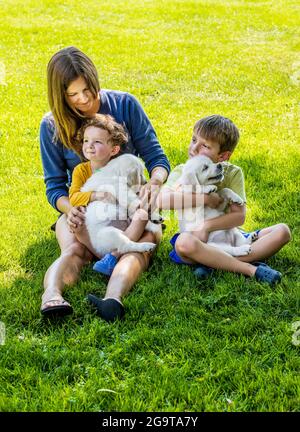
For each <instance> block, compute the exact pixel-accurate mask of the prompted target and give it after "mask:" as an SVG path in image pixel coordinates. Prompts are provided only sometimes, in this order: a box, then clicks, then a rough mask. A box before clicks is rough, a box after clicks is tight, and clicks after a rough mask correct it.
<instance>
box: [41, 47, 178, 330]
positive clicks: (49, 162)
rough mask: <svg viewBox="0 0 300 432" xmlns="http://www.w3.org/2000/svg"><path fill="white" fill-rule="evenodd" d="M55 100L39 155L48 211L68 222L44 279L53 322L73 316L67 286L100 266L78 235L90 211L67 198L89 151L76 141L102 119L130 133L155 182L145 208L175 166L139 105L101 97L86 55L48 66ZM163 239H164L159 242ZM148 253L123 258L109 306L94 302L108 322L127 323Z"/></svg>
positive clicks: (60, 223)
mask: <svg viewBox="0 0 300 432" xmlns="http://www.w3.org/2000/svg"><path fill="white" fill-rule="evenodd" d="M47 72H48V100H49V105H50V109H51V112H50V113H48V114H47V115H45V117H44V118H43V120H42V122H41V126H40V149H41V157H42V163H43V169H44V179H45V184H46V195H47V199H48V201H49V203H50V204H51V205H52V206H53V207H54V208H55V209H56V210H57V211H58V212H59V213H60V214H61V217H59V219H58V220H57V222H56V224H55V233H56V238H57V240H58V243H59V246H60V249H61V255H60V257H59V258H57V259H56V260H55V261H54V263H53V264H52V265H51V266H50V267H49V269H48V270H47V272H46V275H45V278H44V288H45V291H44V294H43V296H42V306H41V313H42V314H43V315H44V316H47V317H53V316H64V315H67V314H70V313H72V312H73V308H72V307H71V305H70V304H69V303H68V302H67V301H66V300H64V298H63V290H64V287H65V285H66V284H73V283H75V282H76V281H77V280H78V278H79V274H80V270H81V268H82V267H83V266H84V265H85V264H87V263H89V262H90V261H91V259H92V258H93V255H92V253H91V251H90V250H88V248H87V247H86V246H84V245H83V244H81V243H80V242H79V241H78V240H77V239H76V236H75V235H74V230H76V228H77V226H80V225H82V224H84V218H85V212H84V208H83V207H81V206H80V207H72V205H71V204H70V201H69V198H68V195H69V190H68V186H67V185H68V184H69V183H70V180H71V176H72V172H73V169H74V168H75V167H76V166H77V165H78V164H79V163H80V162H82V149H81V146H82V144H81V143H80V142H79V141H77V140H76V135H77V131H78V129H79V128H80V127H81V125H82V123H83V121H84V120H85V119H86V118H89V117H93V116H94V115H95V114H96V113H100V114H109V115H111V116H112V117H113V118H114V119H115V120H116V121H117V122H118V123H120V124H122V125H123V127H124V128H125V130H126V132H127V133H128V143H127V147H126V152H129V153H132V154H135V155H137V156H140V157H141V158H142V159H143V161H144V162H145V165H146V168H147V170H148V172H149V176H150V180H149V182H148V183H147V184H146V185H145V186H144V187H143V189H142V191H141V194H140V196H141V198H142V200H143V202H144V203H147V202H148V203H149V204H150V205H154V203H155V202H156V198H157V195H158V193H159V190H160V187H161V186H162V184H163V183H164V182H165V180H166V179H167V177H168V173H169V171H170V165H169V162H168V159H167V157H166V155H165V154H164V151H163V149H162V148H161V146H160V144H159V142H158V139H157V136H156V133H155V131H154V129H153V127H152V125H151V123H150V121H149V119H148V117H147V116H146V114H145V112H144V111H143V108H142V107H141V105H140V104H139V102H138V101H137V100H136V99H135V97H134V96H132V95H131V94H129V93H125V92H121V91H113V90H104V89H100V85H99V80H98V74H97V70H96V68H95V66H94V64H93V62H92V61H91V60H90V58H89V57H87V56H86V55H85V54H84V53H83V52H82V51H80V50H79V49H77V48H75V47H68V48H64V49H62V50H60V51H58V52H57V53H56V54H55V55H54V56H53V57H52V58H51V60H50V62H49V64H48V71H47ZM158 237H159V238H158ZM159 241H160V236H157V237H156V238H154V236H153V234H151V233H149V232H145V233H144V235H143V236H142V237H141V239H140V242H154V243H158V242H159ZM149 259H150V254H149V253H143V254H142V253H130V254H125V255H123V256H122V257H121V259H120V260H119V262H118V263H117V265H116V267H115V268H114V270H113V272H112V275H111V277H110V279H109V282H108V285H107V289H106V294H105V296H104V298H103V299H100V298H97V297H96V296H93V295H90V296H89V301H90V302H91V303H92V304H93V305H94V306H95V307H96V309H97V312H98V314H99V315H100V317H101V318H103V319H104V320H106V321H107V322H112V321H114V320H116V319H118V318H119V319H121V318H122V317H123V316H124V307H123V305H122V297H123V296H124V295H125V294H127V293H128V291H129V290H130V289H131V287H132V286H133V284H134V283H135V282H136V280H137V279H138V277H139V275H140V274H141V273H142V272H143V271H144V270H146V269H147V267H148V265H149Z"/></svg>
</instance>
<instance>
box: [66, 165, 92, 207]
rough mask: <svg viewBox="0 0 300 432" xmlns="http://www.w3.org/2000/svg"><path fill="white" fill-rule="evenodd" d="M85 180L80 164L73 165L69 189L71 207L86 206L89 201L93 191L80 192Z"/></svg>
mask: <svg viewBox="0 0 300 432" xmlns="http://www.w3.org/2000/svg"><path fill="white" fill-rule="evenodd" d="M86 180H87V179H86V178H84V176H83V173H82V170H81V167H80V165H78V166H77V167H75V168H74V171H73V175H72V184H71V187H70V190H69V198H70V203H71V205H72V206H73V207H79V206H86V205H88V203H89V202H90V198H91V195H92V193H93V192H80V189H81V187H82V186H83V185H84V183H85V182H86Z"/></svg>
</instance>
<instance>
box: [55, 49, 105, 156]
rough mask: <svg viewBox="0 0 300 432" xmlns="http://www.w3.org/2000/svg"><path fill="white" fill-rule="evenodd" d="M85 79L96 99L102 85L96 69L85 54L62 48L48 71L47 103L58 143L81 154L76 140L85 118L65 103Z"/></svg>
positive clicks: (77, 50) (76, 50)
mask: <svg viewBox="0 0 300 432" xmlns="http://www.w3.org/2000/svg"><path fill="white" fill-rule="evenodd" d="M79 77H82V78H84V79H85V81H86V84H87V87H88V89H89V90H90V92H91V93H92V95H93V96H94V98H95V99H96V98H97V96H98V93H99V91H100V84H99V79H98V74H97V70H96V67H95V65H94V64H93V62H92V61H91V60H90V59H89V57H87V56H86V55H85V54H84V53H83V52H82V51H80V50H79V49H78V48H75V47H73V46H70V47H67V48H63V49H62V50H60V51H58V52H57V53H56V54H54V55H53V57H52V58H51V60H50V61H49V63H48V67H47V80H48V101H49V105H50V109H51V112H52V114H53V118H54V122H55V131H56V133H55V139H59V140H60V141H61V142H62V144H63V145H64V146H65V147H67V148H68V149H71V150H73V151H75V152H76V153H79V154H80V152H81V149H80V147H79V143H78V141H77V140H76V139H75V137H76V134H77V131H78V129H79V128H80V126H81V124H82V121H83V119H84V118H85V117H84V115H82V114H81V113H80V112H79V111H78V110H75V109H74V110H72V109H71V108H70V107H69V105H68V103H67V100H66V90H67V88H68V87H69V85H70V84H71V82H73V81H74V80H76V79H77V78H79Z"/></svg>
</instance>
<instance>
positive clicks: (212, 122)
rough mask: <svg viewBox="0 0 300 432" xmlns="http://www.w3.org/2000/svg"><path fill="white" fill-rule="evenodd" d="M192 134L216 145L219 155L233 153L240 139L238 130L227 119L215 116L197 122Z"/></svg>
mask: <svg viewBox="0 0 300 432" xmlns="http://www.w3.org/2000/svg"><path fill="white" fill-rule="evenodd" d="M194 132H195V133H196V134H197V135H200V136H201V137H203V138H204V139H207V140H211V141H214V142H216V143H218V144H219V146H220V153H222V152H225V151H230V152H233V150H234V149H235V147H236V145H237V143H238V141H239V137H240V134H239V130H238V128H237V127H236V125H235V124H234V123H233V122H232V121H231V120H230V119H229V118H227V117H223V116H221V115H216V114H214V115H211V116H208V117H204V118H202V119H201V120H198V121H197V123H196V124H195V126H194Z"/></svg>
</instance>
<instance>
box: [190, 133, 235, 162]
mask: <svg viewBox="0 0 300 432" xmlns="http://www.w3.org/2000/svg"><path fill="white" fill-rule="evenodd" d="M188 153H189V157H190V158H192V157H194V156H200V155H201V156H207V157H209V158H210V159H211V160H212V161H213V162H214V163H217V162H222V161H225V160H228V159H229V158H230V156H231V152H229V151H225V152H222V153H221V152H220V145H219V144H218V143H217V142H215V141H210V140H207V139H205V138H203V137H202V136H201V135H199V134H197V133H196V131H194V132H193V136H192V141H191V143H190V145H189V149H188Z"/></svg>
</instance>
